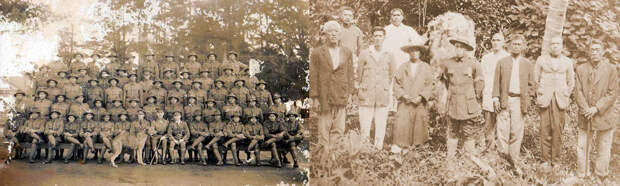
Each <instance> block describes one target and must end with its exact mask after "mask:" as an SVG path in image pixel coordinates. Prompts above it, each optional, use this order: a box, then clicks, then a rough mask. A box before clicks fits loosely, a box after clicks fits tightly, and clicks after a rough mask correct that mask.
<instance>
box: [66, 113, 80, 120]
mask: <svg viewBox="0 0 620 186" xmlns="http://www.w3.org/2000/svg"><path fill="white" fill-rule="evenodd" d="M69 116H73V117H74V118H75V119H77V118H78V117H77V116H76V115H75V114H74V113H69V114H67V116H66V117H67V119H69Z"/></svg>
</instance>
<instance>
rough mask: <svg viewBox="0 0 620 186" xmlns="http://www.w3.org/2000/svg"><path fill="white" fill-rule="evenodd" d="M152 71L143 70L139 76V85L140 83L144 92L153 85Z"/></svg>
mask: <svg viewBox="0 0 620 186" xmlns="http://www.w3.org/2000/svg"><path fill="white" fill-rule="evenodd" d="M153 81H154V79H153V73H152V72H151V71H148V70H147V71H144V74H143V76H142V78H141V81H140V85H142V90H143V91H144V92H145V93H146V91H148V90H151V88H152V87H153Z"/></svg>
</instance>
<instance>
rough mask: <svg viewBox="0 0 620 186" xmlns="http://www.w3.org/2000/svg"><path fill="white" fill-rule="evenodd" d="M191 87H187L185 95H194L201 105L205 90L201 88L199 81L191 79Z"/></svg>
mask: <svg viewBox="0 0 620 186" xmlns="http://www.w3.org/2000/svg"><path fill="white" fill-rule="evenodd" d="M191 85H192V86H191V89H189V90H188V91H187V96H188V97H192V96H193V97H195V98H196V102H197V103H198V104H199V105H202V104H203V103H204V102H205V100H206V97H207V90H205V89H203V88H202V83H201V82H200V81H196V80H194V81H192V82H191Z"/></svg>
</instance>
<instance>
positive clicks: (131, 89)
mask: <svg viewBox="0 0 620 186" xmlns="http://www.w3.org/2000/svg"><path fill="white" fill-rule="evenodd" d="M143 91H144V89H143V88H142V84H141V83H138V75H137V74H130V75H129V83H127V84H126V85H125V86H123V95H124V98H123V101H124V105H127V101H128V100H137V101H138V106H142V104H143V99H144V98H143V95H142V93H143Z"/></svg>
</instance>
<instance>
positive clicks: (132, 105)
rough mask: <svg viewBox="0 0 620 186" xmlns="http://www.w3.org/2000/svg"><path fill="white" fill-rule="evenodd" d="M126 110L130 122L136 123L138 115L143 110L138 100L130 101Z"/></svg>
mask: <svg viewBox="0 0 620 186" xmlns="http://www.w3.org/2000/svg"><path fill="white" fill-rule="evenodd" d="M126 110H127V116H129V118H128V119H129V120H130V121H136V120H137V119H138V113H139V111H140V110H142V109H141V108H140V105H139V104H138V100H137V99H131V100H129V104H128V105H127V107H126Z"/></svg>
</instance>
